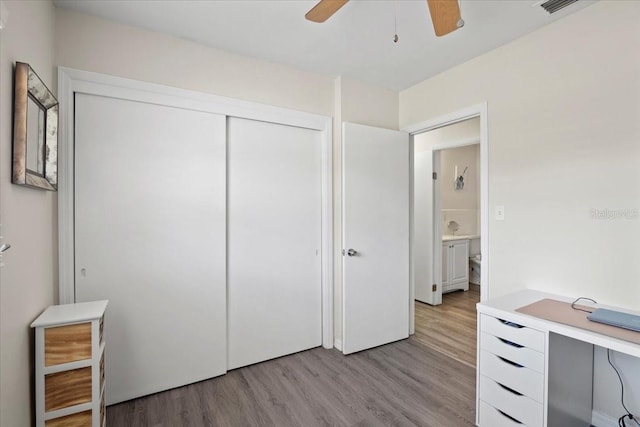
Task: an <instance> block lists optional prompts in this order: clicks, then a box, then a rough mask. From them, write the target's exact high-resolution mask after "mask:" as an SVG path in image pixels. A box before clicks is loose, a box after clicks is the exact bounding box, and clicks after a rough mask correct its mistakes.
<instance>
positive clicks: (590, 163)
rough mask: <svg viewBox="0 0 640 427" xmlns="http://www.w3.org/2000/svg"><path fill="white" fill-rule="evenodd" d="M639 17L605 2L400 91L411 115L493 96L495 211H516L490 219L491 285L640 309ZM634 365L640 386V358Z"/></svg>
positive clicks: (635, 7) (632, 378)
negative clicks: (601, 215)
mask: <svg viewBox="0 0 640 427" xmlns="http://www.w3.org/2000/svg"><path fill="white" fill-rule="evenodd" d="M638 22H640V2H629V1H613V0H612V1H603V2H598V3H596V4H594V5H592V6H589V7H587V8H585V9H583V10H581V11H579V12H577V13H575V14H573V15H570V16H568V17H566V18H564V19H562V20H559V21H557V22H554V23H552V24H550V25H548V26H546V27H544V28H541V29H540V30H537V31H535V32H533V33H531V34H529V35H527V36H524V37H522V38H520V39H518V40H516V41H514V42H512V43H510V44H508V45H505V46H503V47H501V48H498V49H496V50H494V51H492V52H489V53H487V54H485V55H482V56H480V57H478V58H475V59H473V60H471V61H469V62H467V63H464V64H462V65H460V66H458V67H455V68H453V69H451V70H449V71H446V72H444V73H442V74H440V75H438V76H436V77H434V78H432V79H429V80H426V81H424V82H422V83H419V84H418V85H416V86H414V87H412V88H409V89H407V90H405V91H402V92H401V93H400V126H401V127H404V126H407V125H411V124H414V123H419V122H422V121H425V120H428V119H431V118H434V117H438V116H441V115H444V114H447V113H449V112H452V111H456V110H459V109H462V108H465V107H468V106H470V105H475V104H478V103H480V102H483V101H487V103H488V110H489V116H488V117H489V205H490V206H489V212H493V209H494V207H495V206H496V205H504V206H505V215H506V217H505V220H504V221H500V222H498V221H495V220H490V223H489V255H490V265H489V293H490V296H491V297H495V296H499V295H503V294H506V293H509V292H512V291H515V290H518V289H521V288H526V287H530V288H537V289H541V290H545V291H550V292H555V293H559V294H566V295H570V296H574V295H575V296H578V295H582V296H589V297H592V298H595V299H596V300H598V301H600V302H602V303H607V304H612V305H618V306H623V307H628V308H633V309H636V310H638V309H640V286H638V278H639V277H640V250H639V249H638V243H637V242H638V238H640V218H639V216H638V215H637V212H638V209H640V170H639V169H638V159H640V55H638V52H640V26H639V25H638ZM592 209H602V210H604V209H609V210H610V211H614V210H619V211H621V212H624V210H625V209H630V210H631V211H630V212H631V214H630V215H628V216H627V218H626V219H624V218H619V219H600V220H597V219H594V218H592ZM634 210H635V211H634ZM633 212H636V214H634V213H633ZM636 362H638V361H636ZM600 368H602V369H606V367H601V366H599V369H600ZM609 369H610V368H609ZM633 371H635V372H633ZM632 372H633V374H632ZM623 376H625V378H626V379H627V382H628V383H627V386H628V387H629V389H628V390H627V391H628V392H629V393H635V396H638V393H640V391H639V390H638V389H639V387H640V362H639V363H637V364H636V365H635V368H634V369H633V370H631V369H626V370H625V372H624V373H623ZM596 381H597V384H596V386H597V387H598V386H601V384H602V383H603V382H602V377H601V376H597V377H596ZM598 381H600V382H599V383H598ZM609 387H610V389H609V390H611V391H612V392H613V394H614V395H618V390H619V386H617V385H616V384H615V383H609ZM631 389H633V391H631ZM596 397H598V395H596ZM600 403H601V402H599V401H596V406H597V407H600V406H599V405H600ZM630 403H631V405H630V408H629V409H631V410H632V411H635V412H636V413H640V406H638V405H640V402H639V401H638V399H637V398H636V400H635V401H634V402H630ZM604 409H605V410H606V412H607V413H609V414H610V415H612V416H613V415H618V416H619V415H620V411H621V409H620V407H619V405H618V406H616V407H610V406H607V407H606V408H604Z"/></svg>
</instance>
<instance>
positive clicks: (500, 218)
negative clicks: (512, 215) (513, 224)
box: [496, 205, 504, 221]
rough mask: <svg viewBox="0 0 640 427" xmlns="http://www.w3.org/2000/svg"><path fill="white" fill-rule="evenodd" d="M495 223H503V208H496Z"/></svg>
mask: <svg viewBox="0 0 640 427" xmlns="http://www.w3.org/2000/svg"><path fill="white" fill-rule="evenodd" d="M496 221H504V206H502V205H500V206H496Z"/></svg>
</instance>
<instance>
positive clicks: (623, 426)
mask: <svg viewBox="0 0 640 427" xmlns="http://www.w3.org/2000/svg"><path fill="white" fill-rule="evenodd" d="M581 299H584V300H587V301H591V302H592V303H594V304H597V303H598V302H597V301H595V300H592V299H591V298H587V297H579V298H576V300H575V301H573V302H572V303H571V308H572V309H574V310H578V311H584V312H585V313H593V311H589V310H584V309H582V308H578V307H576V305H575V304H576V303H577V302H578V301H580V300H581ZM607 361H608V362H609V365H611V367H612V368H613V370H614V371H615V373H616V375H617V376H618V380H619V381H620V389H621V390H622V393H621V395H620V402H621V403H622V407H623V408H624V410H625V411H627V413H626V414H624V415H623V416H621V417H620V418H618V427H627V424H626V423H625V422H624V419H625V418H629V420H631V421H633V422H634V423H635V424H636V425H637V426H638V427H640V422H638V419H637V418H636V417H635V416H634V415H633V414H632V413H631V412H630V411H629V409H627V406H626V405H625V404H624V382H623V381H622V376H620V372H618V369H617V368H616V367H615V365H614V364H613V362H611V349H609V348H608V349H607Z"/></svg>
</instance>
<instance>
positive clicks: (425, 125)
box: [401, 101, 490, 334]
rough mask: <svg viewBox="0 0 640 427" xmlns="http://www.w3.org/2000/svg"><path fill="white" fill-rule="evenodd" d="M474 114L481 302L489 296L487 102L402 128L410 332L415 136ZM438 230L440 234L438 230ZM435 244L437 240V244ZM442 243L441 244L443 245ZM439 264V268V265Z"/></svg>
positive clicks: (446, 144) (438, 228)
mask: <svg viewBox="0 0 640 427" xmlns="http://www.w3.org/2000/svg"><path fill="white" fill-rule="evenodd" d="M474 117H479V118H480V236H481V237H480V253H481V254H482V260H481V261H480V274H481V276H480V283H481V286H480V301H486V300H488V299H489V291H490V289H489V129H488V120H489V118H488V106H487V102H486V101H485V102H482V103H480V104H476V105H472V106H470V107H467V108H463V109H461V110H457V111H453V112H451V113H448V114H444V115H442V116H438V117H434V118H432V119H429V120H426V121H424V122H419V123H416V124H412V125H409V126H406V127H404V128H402V129H401V130H403V131H405V132H407V133H409V144H410V146H409V155H410V157H411V158H410V163H409V164H410V174H411V175H410V177H411V178H410V179H411V181H410V197H409V213H410V222H409V224H410V229H409V236H410V245H409V255H410V256H409V334H413V333H414V332H415V302H414V300H415V274H414V264H413V254H414V240H413V235H414V215H413V206H414V204H413V202H414V201H413V174H414V171H413V154H414V148H415V147H414V140H413V139H414V136H415V135H417V134H420V133H424V132H428V131H430V130H434V129H438V128H441V127H444V126H448V125H452V124H455V123H458V122H462V121H464V120H467V119H471V118H474ZM475 142H477V139H475V138H474V141H473V142H471V141H464V140H462V141H449V142H444V143H442V144H438V145H434V146H433V147H431V150H432V151H438V150H442V149H446V148H454V147H461V146H465V145H469V144H472V143H475ZM434 227H435V228H436V230H434V231H435V232H434V240H435V236H436V235H441V234H442V230H441V225H440V224H436V222H435V221H434ZM436 232H437V233H436ZM434 246H435V243H434ZM440 246H441V245H440ZM433 261H434V268H433V272H434V274H436V271H438V272H439V271H440V268H441V267H440V266H438V265H437V262H440V263H442V260H441V255H440V254H438V251H434V260H433ZM436 267H437V268H436Z"/></svg>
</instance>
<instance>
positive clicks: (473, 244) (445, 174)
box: [408, 105, 488, 366]
mask: <svg viewBox="0 0 640 427" xmlns="http://www.w3.org/2000/svg"><path fill="white" fill-rule="evenodd" d="M408 130H409V132H410V133H411V135H412V146H411V151H412V165H413V171H412V175H413V189H412V196H413V199H412V202H413V203H412V233H411V237H412V245H411V246H412V266H411V271H412V289H413V296H414V299H412V301H411V309H412V311H413V315H412V316H411V321H412V323H413V324H412V327H413V330H412V332H413V333H414V334H415V335H414V336H415V338H416V339H417V340H418V341H421V342H423V343H424V344H425V345H427V346H429V347H432V348H435V349H436V350H438V351H440V352H442V353H445V354H447V355H449V356H451V357H453V358H455V359H457V360H459V361H461V362H463V363H465V364H467V365H470V366H475V359H476V348H475V345H476V312H475V305H476V304H477V302H479V301H480V300H484V299H486V298H487V295H488V292H487V289H486V288H485V289H483V287H481V286H480V285H481V283H485V284H488V282H487V280H486V277H487V271H486V270H485V271H482V270H483V268H482V267H483V264H486V263H487V256H486V255H487V244H486V243H487V242H486V237H487V233H486V231H487V228H488V227H487V219H488V218H487V216H486V212H487V200H488V198H487V197H486V196H487V193H486V187H487V173H486V165H487V151H488V150H487V146H486V145H487V138H486V136H487V133H486V105H480V106H477V107H473V108H470V109H467V110H465V111H460V112H456V113H452V114H450V115H448V116H445V117H441V118H437V119H434V120H432V121H430V122H429V123H423V124H421V125H416V126H414V127H413V129H408ZM483 166H484V168H483ZM481 254H482V255H481ZM482 256H484V259H482ZM483 279H484V280H483Z"/></svg>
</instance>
